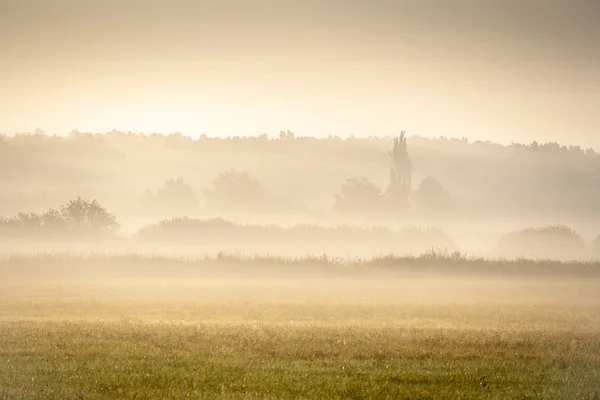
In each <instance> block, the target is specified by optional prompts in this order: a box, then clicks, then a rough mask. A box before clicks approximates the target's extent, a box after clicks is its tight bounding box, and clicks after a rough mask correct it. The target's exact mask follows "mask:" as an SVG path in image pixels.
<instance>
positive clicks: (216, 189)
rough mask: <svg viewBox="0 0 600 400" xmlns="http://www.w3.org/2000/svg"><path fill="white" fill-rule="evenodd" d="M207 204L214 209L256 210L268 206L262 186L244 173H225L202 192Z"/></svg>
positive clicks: (231, 171) (232, 171)
mask: <svg viewBox="0 0 600 400" xmlns="http://www.w3.org/2000/svg"><path fill="white" fill-rule="evenodd" d="M204 196H205V197H206V200H207V202H208V203H209V204H210V205H212V206H213V207H216V208H221V209H222V208H225V209H230V210H231V209H233V210H256V209H258V208H263V207H266V206H268V204H265V202H266V200H267V199H266V194H265V190H264V188H263V187H262V185H261V184H260V183H259V182H258V181H256V180H255V179H253V178H251V177H250V175H248V173H246V172H237V171H234V170H229V171H225V172H223V173H222V174H220V175H219V176H218V177H217V179H215V181H214V182H213V189H207V190H204Z"/></svg>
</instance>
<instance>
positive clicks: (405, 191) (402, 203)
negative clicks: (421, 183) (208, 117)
mask: <svg viewBox="0 0 600 400" xmlns="http://www.w3.org/2000/svg"><path fill="white" fill-rule="evenodd" d="M389 156H390V160H391V161H392V167H391V168H390V183H389V186H388V188H387V191H386V197H387V201H388V203H389V205H390V206H391V207H392V208H404V207H406V206H408V196H409V194H410V191H411V185H412V163H411V161H410V157H409V155H408V145H407V142H406V135H405V132H404V131H402V132H401V133H400V136H399V137H397V138H394V147H393V148H392V150H391V151H390V152H389Z"/></svg>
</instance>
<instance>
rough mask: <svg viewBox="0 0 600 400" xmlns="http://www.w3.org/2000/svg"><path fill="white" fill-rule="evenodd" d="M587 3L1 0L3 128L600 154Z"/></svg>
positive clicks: (596, 6) (591, 8)
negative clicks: (459, 142)
mask: <svg viewBox="0 0 600 400" xmlns="http://www.w3.org/2000/svg"><path fill="white" fill-rule="evenodd" d="M598 21H600V1H598V0H563V1H556V0H519V1H515V0H504V1H487V0H470V1H468V0H452V1H450V0H444V1H442V0H429V1H423V0H396V1H390V0H364V1H359V0H318V1H317V0H254V1H249V0H248V1H246V0H237V1H234V0H214V1H208V0H196V1H186V0H170V1H166V0H162V1H159V0H145V1H143V0H121V1H116V0H104V1H97V0H53V1H48V0H0V60H1V62H0V88H1V89H0V133H4V134H13V133H16V132H32V131H34V130H35V129H36V128H40V129H42V130H44V131H45V132H48V133H56V134H65V133H68V132H70V131H72V130H74V129H78V130H79V131H86V132H107V131H110V130H112V129H117V130H122V131H134V132H144V133H152V132H160V133H172V132H181V133H183V134H187V135H192V136H198V135H201V134H206V135H208V136H229V135H240V136H244V135H258V134H262V133H268V134H269V135H272V136H276V135H277V134H278V132H279V131H280V130H287V129H290V130H292V131H294V132H295V133H296V134H297V135H299V136H308V135H311V136H327V135H329V134H332V135H339V136H342V137H345V136H349V135H355V136H358V137H363V136H370V135H377V136H380V135H385V136H387V135H392V134H397V133H399V132H400V131H401V130H406V131H407V133H408V134H409V135H420V136H435V137H437V136H447V137H467V138H469V139H472V140H492V141H495V142H500V143H510V142H513V141H514V142H526V143H529V142H532V141H534V140H537V141H541V142H546V141H557V142H559V143H562V144H578V145H582V146H593V147H596V148H600V111H599V110H600V23H598Z"/></svg>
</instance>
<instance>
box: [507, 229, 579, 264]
mask: <svg viewBox="0 0 600 400" xmlns="http://www.w3.org/2000/svg"><path fill="white" fill-rule="evenodd" d="M498 250H499V252H500V253H501V255H502V256H507V257H523V258H548V259H559V260H560V259H571V260H577V259H583V258H586V256H587V255H588V252H587V246H586V244H585V241H584V240H583V238H582V237H581V236H579V235H578V234H577V232H575V231H574V230H573V229H571V228H569V227H566V226H563V225H553V226H545V227H541V228H527V229H523V230H521V231H516V232H511V233H509V234H507V235H505V236H504V237H503V238H502V239H501V240H500V243H499V245H498Z"/></svg>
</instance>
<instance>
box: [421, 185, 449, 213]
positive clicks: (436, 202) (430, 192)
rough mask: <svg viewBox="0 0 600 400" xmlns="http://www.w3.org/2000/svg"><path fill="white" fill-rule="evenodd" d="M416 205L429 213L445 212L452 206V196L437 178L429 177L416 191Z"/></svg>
mask: <svg viewBox="0 0 600 400" xmlns="http://www.w3.org/2000/svg"><path fill="white" fill-rule="evenodd" d="M414 197H415V200H416V203H417V204H418V205H419V206H420V207H422V208H423V209H426V210H428V211H443V210H444V209H446V208H447V207H448V206H450V201H451V196H450V194H449V193H448V192H447V191H446V189H445V188H444V186H442V184H441V183H440V181H439V180H438V179H437V178H434V177H433V176H428V177H426V178H425V179H423V181H421V184H420V185H419V188H418V189H417V190H416V191H415V193H414Z"/></svg>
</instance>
